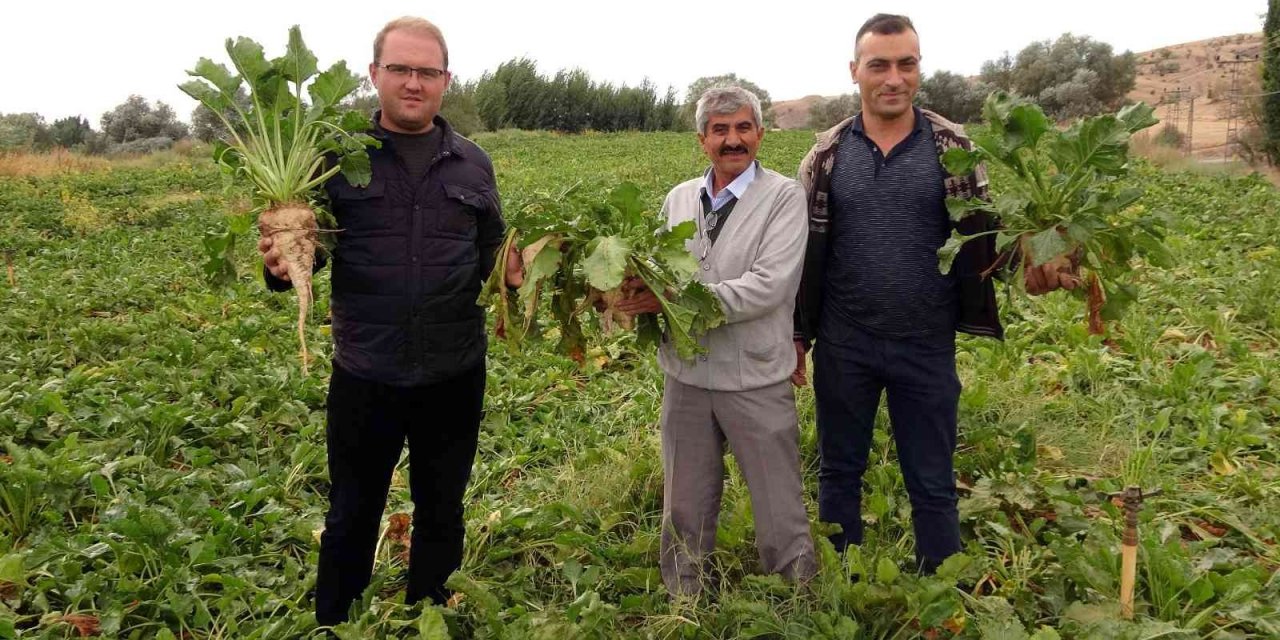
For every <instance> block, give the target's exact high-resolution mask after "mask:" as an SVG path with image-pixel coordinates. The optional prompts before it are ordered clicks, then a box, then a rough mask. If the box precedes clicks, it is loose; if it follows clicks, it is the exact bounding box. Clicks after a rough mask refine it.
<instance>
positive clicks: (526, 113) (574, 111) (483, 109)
mask: <svg viewBox="0 0 1280 640" xmlns="http://www.w3.org/2000/svg"><path fill="white" fill-rule="evenodd" d="M1268 9H1269V10H1268V14H1267V17H1266V21H1265V25H1264V29H1263V35H1264V40H1263V43H1264V44H1263V65H1262V87H1263V90H1264V92H1265V93H1264V95H1262V96H1258V97H1257V101H1258V103H1259V104H1258V107H1259V108H1258V109H1257V110H1258V111H1259V112H1261V114H1262V117H1261V118H1260V119H1261V120H1262V121H1263V122H1262V124H1263V132H1262V135H1263V139H1262V143H1261V145H1260V147H1261V149H1262V151H1263V155H1265V156H1267V157H1269V158H1270V160H1271V162H1272V163H1280V0H1268ZM1136 67H1137V61H1136V57H1135V55H1134V54H1133V53H1132V52H1129V51H1125V52H1123V53H1119V54H1116V53H1114V52H1113V50H1112V47H1111V45H1109V44H1106V43H1104V42H1098V41H1096V40H1093V39H1091V38H1090V37H1088V36H1075V35H1072V34H1070V33H1067V34H1063V35H1062V36H1061V37H1059V38H1058V39H1056V40H1043V41H1038V42H1033V43H1031V44H1029V45H1027V46H1026V47H1025V48H1023V49H1022V50H1021V51H1019V52H1018V54H1017V55H1016V56H1010V55H1009V54H1008V53H1005V54H1004V55H1003V56H1001V57H999V58H996V59H994V60H988V61H987V62H985V63H983V65H982V68H981V72H980V73H979V74H978V76H977V77H976V78H972V79H971V78H965V77H964V76H961V75H959V74H955V73H952V72H949V71H944V70H939V71H936V72H934V73H933V74H931V75H929V76H928V77H926V78H925V79H924V80H922V82H921V86H920V91H919V93H918V95H917V101H918V103H919V104H920V105H921V106H922V107H925V108H928V109H932V110H934V111H937V112H938V113H941V114H942V115H944V116H946V117H948V118H950V119H952V120H955V121H957V122H971V121H976V120H978V119H979V117H980V115H981V110H982V104H983V101H984V100H985V98H986V96H987V95H988V94H989V93H990V92H992V91H994V90H997V89H1002V90H1005V91H1009V92H1012V93H1016V94H1019V95H1023V96H1028V97H1031V98H1033V99H1035V100H1036V101H1037V102H1038V103H1039V104H1040V105H1041V107H1043V108H1044V110H1045V112H1046V113H1048V114H1050V115H1051V116H1052V117H1055V118H1059V119H1069V118H1075V117H1079V116H1084V115H1089V114H1094V113H1100V112H1105V111H1111V110H1114V109H1117V108H1118V107H1120V106H1121V105H1123V104H1124V102H1125V101H1126V98H1125V96H1126V94H1127V93H1128V92H1129V91H1130V90H1132V89H1133V87H1134V84H1135V80H1136V76H1137V71H1136ZM726 84H732V85H737V86H741V87H744V88H746V89H748V90H751V91H753V92H754V93H756V95H757V96H759V97H760V100H761V103H762V107H763V110H764V119H765V125H766V126H773V124H774V117H773V112H772V100H771V98H770V96H769V93H768V92H767V91H765V90H764V89H762V88H761V87H760V86H759V85H757V84H755V83H753V82H751V81H750V80H747V79H746V78H743V77H740V76H738V75H736V74H733V73H728V74H724V75H718V76H706V77H702V78H698V79H697V80H695V81H694V82H693V83H691V84H690V85H689V86H688V87H687V88H686V90H685V92H684V95H683V99H681V98H680V97H679V95H678V93H677V91H676V90H675V88H674V87H671V86H668V87H667V88H666V90H665V91H662V92H659V90H658V88H657V87H656V86H655V85H654V84H653V83H652V82H650V81H649V80H647V79H646V80H644V81H643V82H641V83H640V84H639V85H637V86H628V85H626V84H614V83H611V82H605V81H599V80H596V79H593V78H592V77H591V76H590V75H589V74H588V73H587V72H586V71H584V70H582V69H578V68H574V69H562V70H559V71H556V72H555V73H553V74H545V73H542V72H541V71H540V70H539V69H538V66H537V63H536V62H535V61H533V60H531V59H529V58H524V57H521V58H514V59H512V60H509V61H507V62H504V63H502V64H501V65H499V66H498V68H497V69H495V70H493V71H489V72H485V73H484V74H483V75H481V76H480V77H479V78H476V79H473V80H469V81H467V80H463V79H460V78H455V79H454V81H453V82H452V84H451V85H450V87H449V90H448V92H447V93H446V94H445V98H444V104H443V108H442V111H441V112H442V114H443V115H444V116H445V117H446V118H447V119H448V120H449V121H450V123H452V124H453V125H454V127H455V128H456V129H457V130H458V131H460V132H461V133H463V135H471V134H473V133H476V132H479V131H486V130H488V131H494V130H498V129H508V128H516V129H546V130H554V131H562V132H566V133H578V132H582V131H588V130H593V131H681V130H690V129H692V128H693V115H694V113H693V112H694V106H695V103H696V100H697V98H698V96H700V95H701V94H702V92H703V91H704V90H705V89H707V88H709V87H712V86H716V85H726ZM244 100H245V103H244V106H247V97H245V98H244ZM347 107H348V108H351V109H358V110H362V111H365V112H371V111H372V110H373V109H375V108H376V107H377V94H376V92H374V90H373V87H372V86H371V85H369V84H368V82H367V81H366V82H365V85H364V87H363V88H362V90H361V91H360V92H358V93H357V94H356V95H355V97H354V98H353V99H351V100H350V101H349V102H348V104H347ZM859 108H860V101H859V97H858V95H857V93H856V92H855V93H850V94H845V95H841V96H838V97H835V98H828V99H823V100H820V101H819V102H817V103H815V104H813V105H812V106H811V107H810V109H809V113H808V126H809V128H813V129H825V128H829V127H831V126H833V125H834V124H835V123H837V122H839V121H840V120H842V119H844V118H846V117H848V116H850V115H852V114H854V113H855V112H856V111H857V110H858V109H859ZM99 125H100V128H99V129H97V130H95V129H94V128H93V127H92V126H91V125H90V123H89V121H88V120H87V119H86V118H84V117H82V116H71V117H67V118H61V119H59V120H56V121H54V122H53V123H47V122H46V121H45V119H44V118H43V117H42V116H40V115H39V114H36V113H13V114H0V151H4V150H35V151H42V150H47V149H51V148H54V147H63V148H68V149H75V150H80V151H84V152H87V153H121V152H124V153H128V152H145V151H152V150H156V149H161V148H165V147H167V146H169V145H171V144H172V143H173V142H174V141H175V140H178V139H181V138H185V137H192V138H196V139H199V140H202V141H206V142H207V141H212V140H213V139H215V138H218V137H221V136H223V135H225V132H224V131H222V129H221V124H220V121H219V120H218V118H216V117H215V116H214V114H212V113H210V112H209V111H208V110H207V109H205V108H204V107H203V106H198V107H196V109H195V110H194V111H193V112H192V113H191V124H190V125H187V124H186V123H183V122H182V121H180V120H179V119H178V117H177V114H176V113H175V111H174V109H173V108H172V107H170V106H169V105H167V104H165V103H163V102H156V103H155V105H154V106H153V105H152V104H151V103H150V102H148V101H147V100H146V99H145V98H143V97H141V96H137V95H134V96H130V97H129V98H128V99H127V100H126V101H125V102H124V103H122V104H120V105H118V106H117V107H115V108H113V109H112V110H110V111H108V112H106V113H104V114H103V115H102V117H101V118H100V121H99Z"/></svg>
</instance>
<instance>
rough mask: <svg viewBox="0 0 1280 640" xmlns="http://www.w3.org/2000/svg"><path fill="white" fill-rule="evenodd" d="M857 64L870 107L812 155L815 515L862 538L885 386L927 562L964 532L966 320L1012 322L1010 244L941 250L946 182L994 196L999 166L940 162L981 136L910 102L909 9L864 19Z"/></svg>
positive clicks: (1065, 272) (916, 68) (804, 343)
mask: <svg viewBox="0 0 1280 640" xmlns="http://www.w3.org/2000/svg"><path fill="white" fill-rule="evenodd" d="M849 70H850V73H851V74H852V76H853V80H854V82H856V83H857V85H858V89H859V92H860V93H861V98H862V111H861V113H860V114H858V115H856V116H854V117H851V118H849V119H847V120H845V121H844V122H841V123H840V124H838V125H836V126H835V127H833V128H832V129H831V130H829V131H826V132H823V133H821V134H818V142H817V144H816V145H814V147H813V149H812V150H810V152H809V154H808V155H807V156H806V157H805V159H804V161H803V162H802V163H801V165H800V181H801V183H803V184H804V185H805V188H806V190H807V192H808V195H809V201H808V208H809V220H808V229H809V241H808V248H807V253H806V256H805V266H804V274H803V277H802V281H801V285H800V290H799V294H798V296H797V300H796V316H795V329H796V335H795V337H796V341H795V355H796V368H795V372H794V374H793V381H795V383H796V384H804V383H805V351H806V350H807V348H808V346H809V344H810V343H811V342H813V341H815V340H816V347H815V351H814V394H815V398H816V400H817V414H818V416H817V417H818V446H819V451H820V454H821V463H820V466H819V471H818V516H819V518H820V519H821V520H823V521H825V522H833V523H837V524H839V525H841V527H842V528H843V531H842V532H841V533H838V534H836V535H834V536H833V537H832V542H834V543H835V546H836V549H838V550H843V549H844V548H845V547H846V546H847V545H848V544H859V543H861V542H862V512H861V503H862V476H863V473H864V472H865V471H866V469H867V458H868V456H869V453H870V448H871V441H872V432H873V428H874V426H875V417H876V412H877V411H878V408H879V405H880V395H881V393H882V392H883V393H885V394H886V395H887V397H888V405H889V418H890V422H891V423H892V427H893V438H894V442H895V444H896V446H897V453H898V462H899V464H900V465H901V468H902V475H903V480H904V482H905V484H906V488H907V493H908V495H909V497H910V499H911V509H912V525H913V528H914V530H915V538H916V561H917V564H918V568H919V569H920V570H922V571H924V572H932V571H934V570H935V569H936V568H937V567H938V565H939V564H941V563H942V561H943V560H945V559H946V558H947V557H948V556H950V555H952V554H954V553H956V552H958V551H960V547H961V545H960V525H959V517H958V514H957V510H956V482H955V475H954V473H953V469H952V456H953V454H954V451H955V444H956V430H957V427H956V418H957V416H956V411H957V402H958V400H959V397H960V380H959V378H958V376H957V375H956V362H955V335H956V331H957V330H958V331H964V332H966V333H970V334H974V335H979V336H989V337H993V338H1002V337H1003V329H1002V328H1001V326H1000V321H999V317H998V314H997V312H996V298H995V289H994V286H993V285H992V282H991V278H989V277H987V271H988V269H989V268H990V267H991V266H992V265H993V264H995V263H996V262H997V259H998V256H997V255H996V251H995V236H994V235H989V236H985V237H984V238H980V239H978V240H974V241H971V242H968V243H966V244H965V245H964V247H963V249H961V251H960V254H959V256H958V257H957V258H956V260H955V263H954V265H953V267H952V270H951V273H950V274H943V273H941V272H940V271H939V269H938V256H937V250H938V248H939V247H941V246H942V245H943V243H944V242H945V241H946V240H947V238H948V237H949V236H950V233H951V229H952V223H951V221H950V219H949V217H948V215H947V209H946V202H945V201H946V197H947V196H956V197H960V198H969V197H980V198H982V197H986V194H987V178H986V171H985V169H984V168H982V167H979V168H978V169H977V170H976V171H975V172H974V173H972V174H970V175H964V176H950V175H948V174H947V172H946V170H945V169H943V168H942V165H941V162H940V157H941V155H942V153H943V152H945V151H946V150H947V149H950V148H952V147H963V148H966V149H967V148H969V147H970V146H971V143H970V141H969V139H968V138H966V137H965V135H964V131H963V129H962V128H961V127H960V126H959V125H956V124H954V123H952V122H950V121H948V120H947V119H945V118H943V117H942V116H940V115H938V114H936V113H933V112H931V111H927V110H924V109H920V108H918V107H915V106H913V105H912V100H913V99H914V97H915V94H916V91H917V90H918V89H919V88H920V77H921V76H920V39H919V36H918V35H917V33H916V30H915V27H914V26H913V25H912V24H911V20H909V19H908V18H906V17H905V16H897V15H887V14H879V15H876V16H874V17H872V18H871V19H870V20H868V21H867V22H866V23H865V24H863V25H862V28H860V29H859V30H858V33H857V36H856V38H855V40H854V57H853V61H852V62H850V63H849ZM956 228H957V229H958V230H959V231H960V232H961V233H963V234H965V235H970V234H974V233H978V232H982V231H987V230H990V229H994V228H995V221H994V220H992V219H991V218H990V217H988V216H986V215H975V216H971V217H969V218H966V219H965V220H963V221H961V222H959V223H957V224H956ZM1025 277H1026V284H1027V290H1028V291H1029V292H1031V293H1037V294H1038V293H1044V292H1046V291H1050V290H1052V289H1056V288H1058V287H1063V288H1067V289H1071V288H1074V287H1075V286H1076V285H1077V284H1078V280H1077V279H1076V278H1075V277H1074V275H1072V274H1071V273H1070V266H1069V261H1067V260H1066V259H1065V258H1064V259H1059V260H1055V261H1052V262H1050V263H1047V264H1045V265H1043V266H1042V267H1041V268H1028V269H1027V270H1026V274H1025Z"/></svg>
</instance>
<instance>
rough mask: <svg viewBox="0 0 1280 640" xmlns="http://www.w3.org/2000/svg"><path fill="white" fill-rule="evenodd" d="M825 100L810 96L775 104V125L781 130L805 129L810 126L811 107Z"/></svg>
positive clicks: (818, 96) (820, 97)
mask: <svg viewBox="0 0 1280 640" xmlns="http://www.w3.org/2000/svg"><path fill="white" fill-rule="evenodd" d="M824 99H825V98H824V97H823V96H820V95H810V96H805V97H803V98H800V99H797V100H786V101H783V102H775V103H773V118H774V125H775V126H776V127H778V128H779V129H804V128H805V127H807V126H808V124H809V107H811V106H813V105H814V104H816V103H817V102H818V101H819V100H824Z"/></svg>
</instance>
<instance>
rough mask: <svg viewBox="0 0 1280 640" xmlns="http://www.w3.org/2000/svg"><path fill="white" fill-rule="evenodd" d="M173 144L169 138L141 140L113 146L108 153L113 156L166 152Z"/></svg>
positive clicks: (157, 137) (158, 137) (159, 137)
mask: <svg viewBox="0 0 1280 640" xmlns="http://www.w3.org/2000/svg"><path fill="white" fill-rule="evenodd" d="M173 142H174V140H173V138H167V137H165V136H155V137H152V138H140V139H137V140H130V141H129V142H121V143H117V144H113V145H111V146H110V147H109V148H108V149H107V153H109V154H111V155H113V156H118V155H133V154H140V153H154V152H156V151H164V150H165V149H168V148H170V147H172V146H173Z"/></svg>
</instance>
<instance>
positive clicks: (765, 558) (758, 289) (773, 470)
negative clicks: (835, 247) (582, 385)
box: [618, 87, 816, 596]
mask: <svg viewBox="0 0 1280 640" xmlns="http://www.w3.org/2000/svg"><path fill="white" fill-rule="evenodd" d="M696 125H697V127H698V141H699V142H700V143H701V145H702V149H703V151H704V152H705V153H706V154H707V157H708V158H709V159H710V160H711V167H710V168H709V169H707V171H706V173H704V174H703V175H702V176H701V177H698V178H695V179H693V180H689V181H688V182H685V183H683V184H680V185H678V186H677V187H676V188H675V189H672V190H671V193H669V194H667V198H666V201H665V202H664V203H663V205H662V210H663V214H664V215H665V216H666V219H667V224H668V225H672V226H673V225H677V224H680V223H682V222H685V221H688V220H694V221H696V222H697V227H698V231H697V235H696V236H695V237H694V238H693V239H691V240H690V241H689V243H688V248H689V250H690V251H691V252H693V254H694V256H695V257H697V259H698V265H699V269H700V271H699V274H700V275H701V280H702V281H703V282H704V283H706V284H707V286H708V287H709V288H710V289H711V291H712V293H714V294H715V296H716V297H717V298H718V299H719V302H720V306H721V308H722V309H723V310H724V314H725V318H726V323H725V324H724V325H723V326H720V327H717V328H715V329H712V330H711V331H710V332H709V333H708V334H707V335H706V336H705V338H704V339H703V340H702V341H701V343H702V345H703V346H704V347H706V349H707V352H706V353H705V354H703V355H700V356H697V357H696V358H694V359H692V360H683V359H681V358H680V357H679V356H678V355H677V354H676V351H675V348H674V346H673V345H672V344H670V343H669V342H665V341H664V343H663V345H662V346H661V348H660V349H659V354H658V360H659V362H660V364H661V365H662V369H663V371H664V372H665V373H666V383H665V388H664V391H663V399H662V469H663V505H662V506H663V509H662V511H663V518H662V520H663V526H662V548H661V567H662V579H663V582H664V583H665V584H666V586H667V591H668V593H669V594H671V595H672V596H681V595H692V594H697V593H699V592H700V591H701V589H702V587H703V586H704V582H705V581H706V575H707V574H706V570H707V566H706V561H707V559H708V557H709V555H710V553H711V552H712V551H713V550H714V549H715V541H716V522H717V519H718V517H719V514H720V496H721V492H722V491H723V487H724V451H725V444H726V442H727V443H728V446H729V449H730V450H732V451H733V455H734V458H735V459H736V460H737V462H738V467H739V468H740V469H741V470H742V476H743V478H745V479H746V482H747V488H748V490H749V491H750V493H751V507H752V510H753V512H754V513H755V522H756V546H757V548H758V549H759V551H760V563H761V565H762V567H763V568H764V570H765V571H767V572H770V573H778V574H782V575H783V576H785V577H787V578H791V579H797V580H805V579H807V578H808V577H810V576H811V575H812V574H813V572H814V571H815V568H816V562H815V559H814V552H813V540H812V538H811V537H810V535H809V519H808V516H807V515H806V513H805V508H804V501H803V497H802V491H803V490H802V487H801V481H800V454H799V447H798V442H797V440H798V430H797V421H796V405H795V395H794V392H793V390H792V388H791V384H790V382H788V377H789V376H790V374H791V371H792V368H793V366H794V364H795V362H794V360H792V357H793V356H792V351H791V337H792V332H791V314H792V308H793V305H794V301H795V293H796V287H797V286H798V285H799V282H800V269H801V260H802V258H803V257H804V246H805V196H804V189H803V188H801V186H800V184H799V183H797V182H796V181H795V180H792V179H790V178H787V177H784V176H782V175H779V174H778V173H776V172H774V171H770V170H768V169H765V168H764V167H762V166H760V163H759V162H757V161H756V152H757V151H758V150H759V148H760V142H761V140H762V139H763V138H764V128H763V126H762V125H763V123H762V120H761V113H760V100H759V99H758V98H757V97H756V96H755V95H753V94H752V93H750V92H749V91H746V90H743V89H740V88H738V87H725V88H713V89H710V90H708V91H707V92H706V93H704V94H702V96H701V98H700V99H699V100H698V104H697V110H696ZM634 289H636V291H635V293H634V295H633V296H632V297H631V298H629V299H624V300H623V301H622V302H620V303H619V304H618V308H619V309H621V310H622V311H624V312H626V313H632V314H635V313H656V312H657V311H658V310H659V309H660V306H659V303H658V298H657V296H656V295H655V293H654V292H652V291H649V290H647V289H645V288H644V287H643V285H641V284H639V283H636V284H635V285H634Z"/></svg>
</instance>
